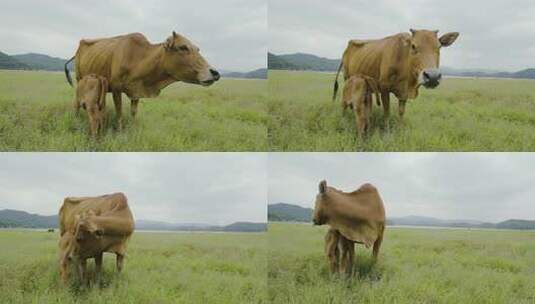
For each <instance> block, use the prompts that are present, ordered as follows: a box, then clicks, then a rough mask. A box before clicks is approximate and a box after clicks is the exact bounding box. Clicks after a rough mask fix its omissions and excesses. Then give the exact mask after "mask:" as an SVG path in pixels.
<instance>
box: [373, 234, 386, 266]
mask: <svg viewBox="0 0 535 304" xmlns="http://www.w3.org/2000/svg"><path fill="white" fill-rule="evenodd" d="M383 233H384V227H383V229H382V231H381V232H380V233H379V236H378V237H377V239H376V240H375V243H373V259H374V262H375V261H377V258H378V257H379V249H380V248H381V243H382V242H383Z"/></svg>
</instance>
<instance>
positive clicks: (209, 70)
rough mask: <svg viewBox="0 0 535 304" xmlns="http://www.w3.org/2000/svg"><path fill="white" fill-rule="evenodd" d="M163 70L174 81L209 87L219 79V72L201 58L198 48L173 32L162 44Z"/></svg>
mask: <svg viewBox="0 0 535 304" xmlns="http://www.w3.org/2000/svg"><path fill="white" fill-rule="evenodd" d="M163 48H164V58H163V68H164V71H165V73H167V74H168V75H169V76H170V77H171V78H173V79H174V80H176V81H184V82H188V83H194V84H200V85H203V86H209V85H211V84H213V83H214V82H216V81H218V80H219V78H220V75H219V72H218V71H216V70H215V69H214V68H213V67H211V66H210V65H209V64H208V62H206V60H205V59H204V57H202V56H201V53H200V51H199V48H198V47H197V46H195V45H194V44H193V43H191V42H190V41H189V40H188V39H187V38H186V37H183V36H181V35H179V34H177V33H175V32H173V34H172V35H171V37H169V38H167V40H166V41H165V43H164V44H163Z"/></svg>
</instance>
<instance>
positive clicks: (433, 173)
mask: <svg viewBox="0 0 535 304" xmlns="http://www.w3.org/2000/svg"><path fill="white" fill-rule="evenodd" d="M323 179H326V180H327V182H328V184H330V185H332V186H334V187H336V188H338V189H341V190H345V191H352V190H355V189H356V188H358V187H359V186H360V185H361V184H363V183H365V182H370V183H372V184H374V185H376V187H377V188H378V189H379V191H380V193H381V196H382V198H383V200H384V202H385V206H386V209H387V215H388V216H406V215H423V216H433V217H438V218H450V219H476V220H482V221H501V220H505V219H510V218H524V219H525V218H528V219H535V218H534V214H535V205H533V204H532V203H531V201H532V199H531V198H532V197H534V196H535V188H533V181H534V180H535V155H532V154H530V153H306V154H295V153H274V154H273V153H272V154H270V155H269V174H268V183H269V186H268V187H269V188H268V189H269V191H268V202H269V203H277V202H286V203H292V204H299V205H301V206H305V207H310V208H312V207H313V203H314V198H315V195H316V194H317V188H318V183H319V181H321V180H323Z"/></svg>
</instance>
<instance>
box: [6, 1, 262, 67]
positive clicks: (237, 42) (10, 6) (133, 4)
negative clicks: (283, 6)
mask: <svg viewBox="0 0 535 304" xmlns="http://www.w3.org/2000/svg"><path fill="white" fill-rule="evenodd" d="M0 20H1V21H0V25H1V26H0V51H2V52H4V53H7V54H9V55H14V54H21V53H29V52H33V53H42V54H47V55H50V56H53V57H61V58H70V57H72V56H73V55H74V53H75V52H76V48H77V46H78V42H79V41H80V39H82V38H100V37H111V36H116V35H121V34H126V33H133V32H140V33H143V34H144V35H145V36H146V37H147V38H148V39H149V41H151V42H153V43H161V42H163V41H165V39H166V38H167V37H169V36H170V35H171V33H172V31H173V30H175V31H176V32H177V33H180V34H182V35H184V36H186V37H187V38H189V39H190V40H191V41H192V42H193V43H194V44H196V45H197V46H198V47H199V48H200V49H201V54H202V55H203V56H204V57H205V58H206V59H207V61H208V62H209V63H210V64H211V65H213V66H214V67H216V68H217V69H220V70H232V71H249V70H253V69H257V68H264V67H265V66H266V60H267V59H266V51H267V43H268V29H267V1H266V0H196V1H174V0H151V1H134V0H114V1H104V0H96V1H68V0H5V1H2V9H1V10H0Z"/></svg>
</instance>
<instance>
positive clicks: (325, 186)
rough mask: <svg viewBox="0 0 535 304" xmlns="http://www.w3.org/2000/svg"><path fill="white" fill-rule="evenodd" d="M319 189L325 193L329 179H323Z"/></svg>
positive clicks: (321, 192)
mask: <svg viewBox="0 0 535 304" xmlns="http://www.w3.org/2000/svg"><path fill="white" fill-rule="evenodd" d="M319 190H320V194H323V193H325V192H326V191H327V181H325V180H322V181H321V182H320V184H319Z"/></svg>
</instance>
